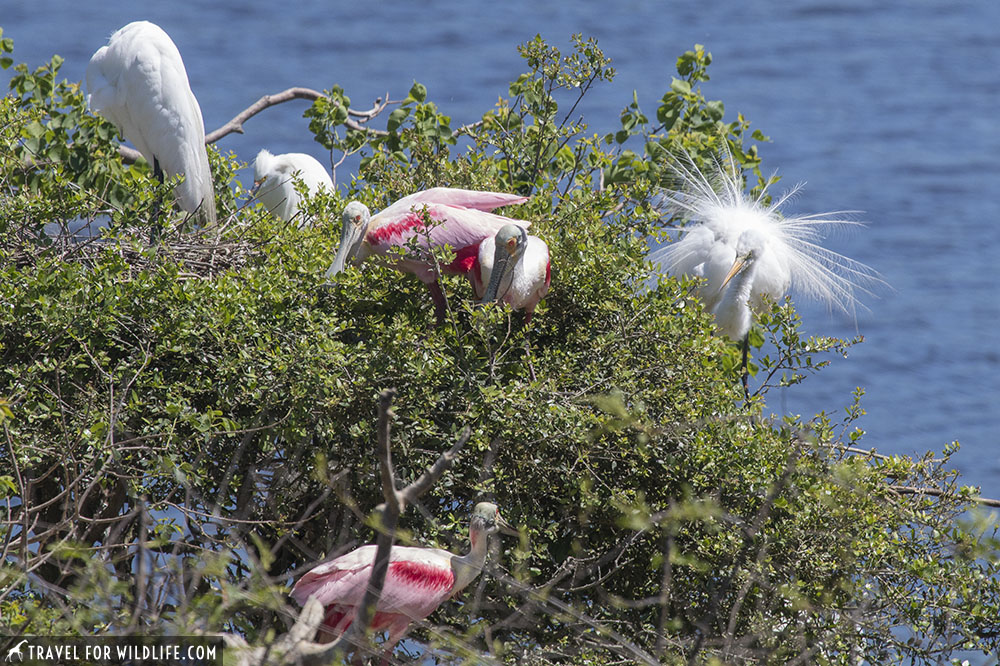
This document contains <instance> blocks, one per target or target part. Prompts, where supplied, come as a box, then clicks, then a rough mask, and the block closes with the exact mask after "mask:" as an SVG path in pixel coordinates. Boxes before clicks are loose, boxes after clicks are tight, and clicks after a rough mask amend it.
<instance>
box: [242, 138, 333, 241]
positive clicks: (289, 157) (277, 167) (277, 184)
mask: <svg viewBox="0 0 1000 666" xmlns="http://www.w3.org/2000/svg"><path fill="white" fill-rule="evenodd" d="M296 178H298V179H300V180H301V181H302V182H303V183H304V184H305V186H306V190H307V191H308V192H309V195H310V196H312V195H314V194H316V193H317V192H319V191H320V190H321V189H323V188H326V189H327V190H329V191H330V192H333V180H332V179H331V178H330V174H329V173H327V170H326V167H324V166H323V165H322V164H321V163H320V161H319V160H317V159H316V158H315V157H313V156H312V155H306V154H305V153H283V154H281V155H272V154H271V153H270V151H267V150H261V151H260V152H259V153H257V157H256V159H254V161H253V181H254V187H253V190H251V193H252V194H256V196H257V197H258V198H259V199H260V202H261V203H262V204H264V208H266V209H267V210H269V211H271V213H272V214H273V215H274V216H275V217H278V218H280V219H282V220H285V221H286V222H287V221H288V220H290V219H292V218H293V217H295V215H296V214H297V213H298V212H299V201H300V200H301V197H300V196H299V193H298V192H297V191H296V190H295V179H296ZM303 222H304V220H299V226H300V227H301V226H302V224H303Z"/></svg>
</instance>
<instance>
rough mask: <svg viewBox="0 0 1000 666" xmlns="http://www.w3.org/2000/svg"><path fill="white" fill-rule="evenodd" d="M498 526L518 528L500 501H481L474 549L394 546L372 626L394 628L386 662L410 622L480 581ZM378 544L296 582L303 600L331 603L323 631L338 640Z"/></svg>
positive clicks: (296, 595)
mask: <svg viewBox="0 0 1000 666" xmlns="http://www.w3.org/2000/svg"><path fill="white" fill-rule="evenodd" d="M497 531H504V532H506V533H509V534H517V532H516V531H515V530H514V529H513V528H512V527H511V526H510V525H509V524H508V523H507V521H505V520H504V519H503V518H502V517H501V516H500V511H499V509H497V506H496V505H495V504H491V503H490V502H480V503H479V504H477V505H476V507H475V509H474V510H473V512H472V518H471V520H470V521H469V542H470V543H471V544H472V548H471V550H470V551H469V552H468V553H467V554H466V555H461V556H459V555H454V554H452V553H450V552H448V551H447V550H441V549H440V548H415V547H410V546H393V547H392V550H390V551H389V568H388V570H387V571H386V576H385V584H384V585H383V587H382V595H381V596H380V597H379V600H378V603H377V604H376V607H375V617H374V618H373V619H372V623H371V628H372V629H373V630H374V631H381V630H383V629H388V630H389V635H388V637H387V638H386V641H385V643H384V645H383V647H384V648H385V653H384V657H383V660H382V663H383V664H384V663H387V662H388V659H389V655H391V654H392V649H393V647H395V645H396V643H397V642H398V641H399V640H400V639H401V638H402V637H403V636H404V635H405V633H406V630H407V628H408V627H409V626H410V623H411V622H414V621H415V620H422V619H423V618H425V617H427V616H428V615H430V614H431V613H432V612H433V611H434V609H436V608H437V607H438V606H440V605H441V604H442V603H444V602H445V601H446V600H448V599H450V598H452V597H454V596H455V595H457V594H458V593H459V592H461V591H462V590H463V589H464V588H465V586H466V585H468V584H469V583H471V582H472V581H473V580H475V578H476V576H478V575H479V572H480V571H481V570H482V568H483V564H484V562H485V561H486V545H487V539H488V537H489V535H491V534H494V533H496V532H497ZM375 551H376V546H375V545H374V544H371V545H367V546H362V547H361V548H358V549H356V550H352V551H351V552H349V553H346V554H344V555H341V556H340V557H337V558H335V559H333V560H330V561H329V562H326V563H324V564H320V565H319V566H317V567H315V568H314V569H312V570H310V571H308V572H307V573H306V574H305V575H304V576H302V577H301V578H300V579H299V580H298V581H296V583H295V585H294V587H292V592H291V596H292V598H293V599H295V601H296V602H297V603H298V604H299V605H303V606H304V605H305V603H306V601H307V600H308V599H309V598H310V597H316V599H317V600H319V602H320V603H322V604H323V605H324V606H325V607H326V618H325V619H324V621H323V625H322V626H321V627H320V635H321V636H322V637H323V638H326V639H328V640H333V639H335V638H337V637H338V636H340V635H341V634H343V633H344V632H345V631H346V630H347V628H348V627H349V626H351V623H352V622H353V621H354V618H355V615H356V614H357V611H358V606H360V605H361V601H362V599H363V598H364V595H365V590H366V589H367V587H368V581H369V580H370V579H371V575H372V568H373V567H374V564H375Z"/></svg>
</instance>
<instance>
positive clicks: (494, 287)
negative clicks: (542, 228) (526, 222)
mask: <svg viewBox="0 0 1000 666" xmlns="http://www.w3.org/2000/svg"><path fill="white" fill-rule="evenodd" d="M527 247H528V232H527V231H525V229H524V227H520V226H518V225H516V224H507V225H504V226H503V227H501V228H500V231H498V232H497V235H496V249H495V250H494V253H493V272H492V273H491V274H490V283H489V285H488V286H487V287H486V292H485V293H484V294H483V299H482V301H480V302H481V303H492V302H493V301H498V300H500V299H502V298H503V297H504V296H505V295H506V294H507V290H508V289H510V285H511V281H512V280H513V278H514V267H515V266H516V265H517V262H518V261H520V259H521V257H522V256H523V255H524V250H525V248H527Z"/></svg>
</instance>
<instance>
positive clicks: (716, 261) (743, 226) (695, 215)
mask: <svg viewBox="0 0 1000 666" xmlns="http://www.w3.org/2000/svg"><path fill="white" fill-rule="evenodd" d="M669 166H670V169H671V171H672V172H673V175H674V176H675V177H676V180H677V182H678V185H677V186H676V187H673V188H671V189H667V190H665V191H663V193H662V197H663V201H664V202H665V203H666V213H667V215H668V216H669V217H673V218H677V219H683V220H686V221H687V224H686V225H685V226H684V227H683V228H682V229H681V230H680V233H681V236H680V238H679V240H677V241H675V242H673V243H670V244H668V245H664V246H663V247H660V248H659V249H657V250H655V251H653V253H652V254H651V256H650V258H651V259H652V260H653V261H654V262H659V263H660V265H661V266H662V267H663V268H664V269H666V270H667V271H668V272H669V273H671V274H673V275H688V276H696V277H699V278H702V279H703V283H702V284H701V285H700V286H699V287H698V288H697V294H698V295H699V296H700V297H701V299H702V301H703V302H704V304H705V309H706V310H708V311H710V312H712V313H713V314H714V315H715V324H716V328H717V329H718V331H719V332H720V333H721V334H723V335H727V336H728V337H729V338H731V339H733V340H737V341H742V345H743V368H744V372H743V387H744V392H745V393H746V395H747V396H749V390H748V388H747V373H746V367H747V344H748V340H747V335H748V333H749V331H750V327H751V324H752V321H753V316H752V312H753V311H754V310H756V311H760V310H761V309H762V308H763V307H764V305H765V304H766V303H767V302H768V301H779V300H781V299H782V298H783V297H784V295H785V293H786V292H787V291H788V290H789V289H790V288H791V289H792V290H795V291H798V292H800V293H802V294H804V295H806V296H808V297H811V298H814V299H817V300H819V301H822V302H824V303H826V304H827V305H828V306H829V307H831V308H833V307H836V308H838V309H840V310H842V311H844V312H845V313H848V314H850V315H852V316H853V315H854V314H855V312H856V309H857V306H858V305H859V301H858V297H857V292H859V291H860V292H863V293H866V294H872V293H873V292H872V288H874V287H875V286H876V285H881V284H884V282H883V281H882V279H881V278H880V277H879V275H878V273H877V272H875V271H874V270H872V269H871V268H869V267H868V266H865V265H864V264H862V263H859V262H857V261H854V260H853V259H850V258H848V257H845V256H843V255H841V254H838V253H836V252H833V251H832V250H828V249H826V248H824V247H822V246H821V245H820V244H819V242H820V241H821V240H822V239H823V237H824V233H823V232H824V231H826V230H827V229H831V228H836V227H842V226H861V223H859V222H856V221H854V220H850V219H845V218H842V217H836V216H839V215H844V214H847V213H850V212H852V211H838V212H831V213H819V214H814V215H804V216H798V217H785V216H784V215H783V214H782V211H781V208H782V206H783V205H784V204H785V203H786V202H788V201H789V200H790V199H791V198H792V196H793V195H794V194H795V193H796V192H797V191H798V189H799V188H798V187H796V188H793V189H792V190H791V191H789V192H786V193H785V194H783V195H782V196H781V197H780V198H778V199H777V201H774V202H772V203H767V187H766V186H764V187H763V188H762V189H761V191H760V193H759V194H758V195H757V196H756V197H750V196H749V195H747V194H746V193H745V192H744V186H743V176H742V173H741V172H740V171H739V170H738V169H737V168H736V166H735V163H734V160H733V158H732V156H731V155H728V159H727V158H723V157H719V158H717V159H716V160H715V163H714V165H713V166H712V167H711V170H710V171H707V172H706V171H703V170H702V169H701V168H700V167H698V166H697V164H696V163H695V161H694V159H692V157H691V156H690V155H688V154H687V153H684V154H682V155H681V156H680V157H679V158H677V159H675V160H674V161H672V162H671V163H669Z"/></svg>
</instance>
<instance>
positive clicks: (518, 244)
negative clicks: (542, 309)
mask: <svg viewBox="0 0 1000 666" xmlns="http://www.w3.org/2000/svg"><path fill="white" fill-rule="evenodd" d="M469 279H470V281H471V282H472V287H473V290H474V291H475V292H476V296H477V297H478V298H480V299H481V302H483V303H490V302H493V301H503V302H504V303H507V304H508V305H510V306H511V307H512V308H514V309H515V310H520V309H522V308H523V309H524V321H525V323H527V322H529V321H531V315H532V314H534V312H535V306H537V305H538V301H540V300H542V298H543V297H544V296H545V294H547V293H548V291H549V284H550V283H551V281H552V268H551V265H550V264H549V246H548V245H546V244H545V241H543V240H542V239H541V238H538V237H537V236H529V235H528V232H527V231H525V230H524V227H520V226H518V225H516V224H508V225H506V226H504V227H503V228H501V229H500V231H498V232H497V233H496V236H488V237H486V238H484V239H483V242H482V243H480V244H479V255H478V259H477V262H476V266H474V267H473V270H472V271H470V273H469Z"/></svg>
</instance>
